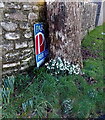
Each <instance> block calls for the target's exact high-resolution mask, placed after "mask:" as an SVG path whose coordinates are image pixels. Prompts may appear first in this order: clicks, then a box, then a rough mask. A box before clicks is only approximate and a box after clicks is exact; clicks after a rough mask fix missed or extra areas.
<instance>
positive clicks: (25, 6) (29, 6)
mask: <svg viewBox="0 0 105 120" xmlns="http://www.w3.org/2000/svg"><path fill="white" fill-rule="evenodd" d="M31 9H32V5H29V4H25V5H23V10H31Z"/></svg>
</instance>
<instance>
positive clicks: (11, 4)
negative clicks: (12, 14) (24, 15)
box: [6, 2, 21, 9]
mask: <svg viewBox="0 0 105 120" xmlns="http://www.w3.org/2000/svg"><path fill="white" fill-rule="evenodd" d="M6 8H8V9H21V6H20V5H19V4H17V2H15V3H13V2H9V3H7V5H6Z"/></svg>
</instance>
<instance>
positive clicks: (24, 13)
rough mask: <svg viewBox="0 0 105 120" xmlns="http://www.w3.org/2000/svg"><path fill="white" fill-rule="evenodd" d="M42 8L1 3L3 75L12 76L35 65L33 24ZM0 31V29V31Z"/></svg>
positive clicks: (18, 3) (23, 3)
mask: <svg viewBox="0 0 105 120" xmlns="http://www.w3.org/2000/svg"><path fill="white" fill-rule="evenodd" d="M42 9H43V6H41V5H38V3H36V2H35V3H29V2H2V3H0V10H2V13H3V16H2V20H1V21H0V26H1V28H2V32H0V34H2V67H1V68H3V69H2V70H3V74H4V75H5V74H11V73H12V74H13V73H15V72H18V71H23V70H25V69H27V68H29V66H33V65H35V56H34V43H33V41H34V32H33V24H34V23H37V22H38V21H40V16H41V14H40V11H41V10H42ZM43 18H44V17H43ZM0 30H1V29H0Z"/></svg>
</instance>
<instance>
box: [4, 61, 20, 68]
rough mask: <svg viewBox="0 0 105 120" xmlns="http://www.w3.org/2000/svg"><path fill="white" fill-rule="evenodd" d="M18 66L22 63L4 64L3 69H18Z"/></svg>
mask: <svg viewBox="0 0 105 120" xmlns="http://www.w3.org/2000/svg"><path fill="white" fill-rule="evenodd" d="M18 65H20V62H17V63H8V64H3V68H11V67H16V66H18Z"/></svg>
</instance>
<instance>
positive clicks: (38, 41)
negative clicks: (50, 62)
mask: <svg viewBox="0 0 105 120" xmlns="http://www.w3.org/2000/svg"><path fill="white" fill-rule="evenodd" d="M34 36H35V54H36V64H37V67H40V65H42V64H43V63H44V61H45V58H46V57H47V56H48V49H47V47H46V40H45V36H44V27H43V23H37V24H34Z"/></svg>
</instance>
